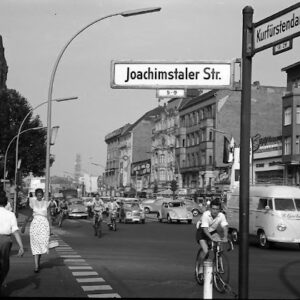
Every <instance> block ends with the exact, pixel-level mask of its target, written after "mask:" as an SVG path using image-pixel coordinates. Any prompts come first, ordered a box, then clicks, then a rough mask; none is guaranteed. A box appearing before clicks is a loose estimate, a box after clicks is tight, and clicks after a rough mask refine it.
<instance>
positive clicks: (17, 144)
mask: <svg viewBox="0 0 300 300" xmlns="http://www.w3.org/2000/svg"><path fill="white" fill-rule="evenodd" d="M75 99H78V97H69V98H60V99H53V100H51V101H55V102H63V101H69V100H75ZM46 103H48V101H44V102H42V103H40V104H38V105H37V106H35V107H34V108H32V109H31V110H30V111H29V112H28V113H27V115H26V116H25V117H24V119H23V121H22V123H21V125H20V127H19V130H18V134H17V142H16V161H15V187H16V186H17V184H16V182H17V175H18V154H19V137H20V133H21V130H22V127H23V125H24V123H25V121H26V119H27V118H28V117H29V116H30V114H31V113H32V112H33V111H34V110H35V109H37V108H38V107H40V106H42V105H44V104H46ZM48 131H49V130H48V128H47V133H48ZM50 133H51V128H50ZM49 158H50V155H49ZM16 203H17V191H16V189H15V195H14V207H16ZM14 211H16V210H15V209H14Z"/></svg>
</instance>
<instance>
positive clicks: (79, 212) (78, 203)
mask: <svg viewBox="0 0 300 300" xmlns="http://www.w3.org/2000/svg"><path fill="white" fill-rule="evenodd" d="M68 207H69V209H68V216H69V218H84V219H87V217H88V211H87V207H86V206H85V205H84V202H83V200H82V199H79V198H70V199H68Z"/></svg>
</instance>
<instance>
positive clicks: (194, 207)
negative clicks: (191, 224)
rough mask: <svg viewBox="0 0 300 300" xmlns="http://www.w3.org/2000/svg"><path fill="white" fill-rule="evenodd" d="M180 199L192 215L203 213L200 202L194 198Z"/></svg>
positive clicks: (203, 207) (202, 206)
mask: <svg viewBox="0 0 300 300" xmlns="http://www.w3.org/2000/svg"><path fill="white" fill-rule="evenodd" d="M182 201H183V202H184V203H185V205H186V208H187V210H188V211H190V212H192V214H193V216H194V217H197V216H198V215H199V214H203V212H204V211H205V210H206V208H205V206H204V205H203V204H202V203H201V204H198V203H196V202H195V201H194V200H190V199H182Z"/></svg>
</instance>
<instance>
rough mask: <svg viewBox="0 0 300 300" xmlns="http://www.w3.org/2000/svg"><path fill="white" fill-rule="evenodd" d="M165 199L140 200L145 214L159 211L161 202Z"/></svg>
mask: <svg viewBox="0 0 300 300" xmlns="http://www.w3.org/2000/svg"><path fill="white" fill-rule="evenodd" d="M164 201H166V198H162V199H146V200H143V201H142V203H141V204H142V206H143V208H144V212H145V214H151V213H158V212H160V209H161V205H162V203H163V202H164Z"/></svg>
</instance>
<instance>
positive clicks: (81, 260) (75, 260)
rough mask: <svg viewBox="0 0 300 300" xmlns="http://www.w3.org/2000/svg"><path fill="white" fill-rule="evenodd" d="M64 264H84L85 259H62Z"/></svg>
mask: <svg viewBox="0 0 300 300" xmlns="http://www.w3.org/2000/svg"><path fill="white" fill-rule="evenodd" d="M64 262H67V263H68V262H76V263H77V262H85V259H83V258H66V259H64Z"/></svg>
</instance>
